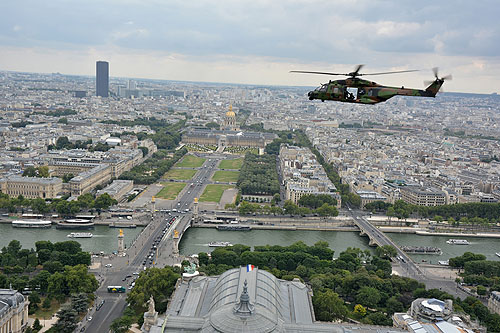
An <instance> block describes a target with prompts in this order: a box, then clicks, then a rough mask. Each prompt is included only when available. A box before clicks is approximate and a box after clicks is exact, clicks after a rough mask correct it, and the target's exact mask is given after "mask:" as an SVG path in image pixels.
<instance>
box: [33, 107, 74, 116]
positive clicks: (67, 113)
mask: <svg viewBox="0 0 500 333" xmlns="http://www.w3.org/2000/svg"><path fill="white" fill-rule="evenodd" d="M33 114H43V115H45V116H49V117H63V116H72V115H76V114H78V112H77V111H75V110H72V109H59V110H55V111H46V112H33Z"/></svg>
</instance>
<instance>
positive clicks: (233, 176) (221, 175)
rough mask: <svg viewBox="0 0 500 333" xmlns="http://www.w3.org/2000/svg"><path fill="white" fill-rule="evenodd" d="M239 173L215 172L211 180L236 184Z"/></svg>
mask: <svg viewBox="0 0 500 333" xmlns="http://www.w3.org/2000/svg"><path fill="white" fill-rule="evenodd" d="M239 175H240V172H239V171H215V173H214V175H213V176H212V180H214V181H216V182H237V181H238V176H239Z"/></svg>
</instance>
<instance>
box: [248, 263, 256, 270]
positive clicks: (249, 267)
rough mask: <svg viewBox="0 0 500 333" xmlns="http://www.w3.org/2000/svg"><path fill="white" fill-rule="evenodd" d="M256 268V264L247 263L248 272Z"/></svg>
mask: <svg viewBox="0 0 500 333" xmlns="http://www.w3.org/2000/svg"><path fill="white" fill-rule="evenodd" d="M254 268H255V266H254V265H250V264H248V265H247V272H251V271H253V269H254Z"/></svg>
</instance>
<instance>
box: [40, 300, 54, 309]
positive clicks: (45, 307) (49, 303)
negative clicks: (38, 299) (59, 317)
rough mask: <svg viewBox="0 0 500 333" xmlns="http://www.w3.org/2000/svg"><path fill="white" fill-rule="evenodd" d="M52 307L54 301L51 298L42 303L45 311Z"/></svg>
mask: <svg viewBox="0 0 500 333" xmlns="http://www.w3.org/2000/svg"><path fill="white" fill-rule="evenodd" d="M51 305H52V300H51V299H50V297H45V299H44V300H43V302H42V308H43V309H49V308H50V307H51Z"/></svg>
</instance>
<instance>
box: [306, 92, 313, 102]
mask: <svg viewBox="0 0 500 333" xmlns="http://www.w3.org/2000/svg"><path fill="white" fill-rule="evenodd" d="M307 96H309V100H311V101H312V100H313V99H314V91H310V92H308V93H307Z"/></svg>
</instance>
